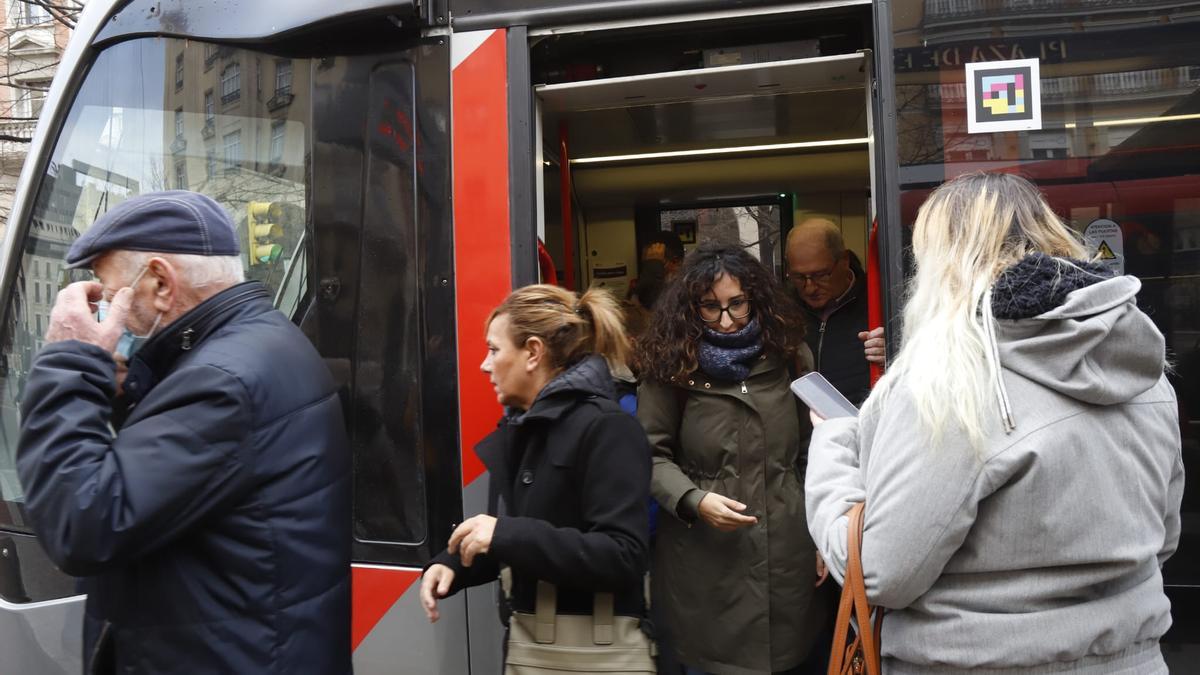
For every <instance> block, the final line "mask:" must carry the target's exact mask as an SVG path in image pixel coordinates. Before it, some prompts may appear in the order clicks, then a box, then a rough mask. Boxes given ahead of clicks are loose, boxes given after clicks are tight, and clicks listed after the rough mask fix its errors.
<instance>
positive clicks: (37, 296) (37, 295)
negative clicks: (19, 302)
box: [33, 281, 42, 305]
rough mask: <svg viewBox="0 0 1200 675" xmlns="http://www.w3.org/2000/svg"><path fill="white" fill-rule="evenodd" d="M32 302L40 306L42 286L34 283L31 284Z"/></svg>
mask: <svg viewBox="0 0 1200 675" xmlns="http://www.w3.org/2000/svg"><path fill="white" fill-rule="evenodd" d="M33 301H34V302H35V303H37V304H39V305H40V304H42V285H41V284H39V283H38V282H36V281H35V282H33Z"/></svg>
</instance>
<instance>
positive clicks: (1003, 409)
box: [979, 287, 1017, 434]
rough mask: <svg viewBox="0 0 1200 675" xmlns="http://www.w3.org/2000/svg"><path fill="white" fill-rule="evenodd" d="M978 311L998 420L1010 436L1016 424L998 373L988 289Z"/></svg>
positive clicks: (1006, 391) (993, 322)
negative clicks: (1002, 423) (981, 318)
mask: <svg viewBox="0 0 1200 675" xmlns="http://www.w3.org/2000/svg"><path fill="white" fill-rule="evenodd" d="M979 311H980V313H981V314H982V315H983V335H984V342H986V344H985V345H984V351H985V352H986V354H985V358H987V360H988V366H989V370H990V371H991V377H992V387H993V388H994V389H995V390H996V400H997V402H998V403H999V404H1000V419H1001V420H1003V421H1004V433H1006V434H1011V433H1012V432H1013V431H1014V430H1015V429H1016V428H1017V422H1016V420H1015V419H1013V412H1012V403H1011V402H1010V401H1009V399H1008V389H1006V388H1005V387H1004V377H1003V376H1002V375H1001V373H1000V343H999V342H998V341H997V340H996V317H995V316H993V315H992V289H991V288H990V287H989V288H988V289H987V291H985V292H984V294H983V306H982V307H980V308H979Z"/></svg>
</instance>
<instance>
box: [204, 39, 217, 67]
mask: <svg viewBox="0 0 1200 675" xmlns="http://www.w3.org/2000/svg"><path fill="white" fill-rule="evenodd" d="M216 60H217V46H216V45H214V44H213V43H211V42H209V43H206V44H205V45H204V65H206V66H210V65H212V62H213V61H216Z"/></svg>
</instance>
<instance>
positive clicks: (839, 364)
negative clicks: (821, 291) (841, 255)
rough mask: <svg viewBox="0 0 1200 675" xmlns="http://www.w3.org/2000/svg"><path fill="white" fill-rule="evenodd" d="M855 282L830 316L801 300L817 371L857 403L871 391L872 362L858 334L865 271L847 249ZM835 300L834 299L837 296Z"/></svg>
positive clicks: (863, 319) (863, 322) (863, 321)
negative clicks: (824, 318)
mask: <svg viewBox="0 0 1200 675" xmlns="http://www.w3.org/2000/svg"><path fill="white" fill-rule="evenodd" d="M848 255H849V256H850V269H851V270H853V271H854V284H853V285H851V286H850V290H849V292H847V293H846V295H845V297H843V298H842V299H841V302H840V303H839V304H837V306H836V308H835V309H834V310H833V313H832V314H830V316H829V319H828V320H826V321H821V312H816V311H813V310H812V309H811V308H809V307H808V305H805V304H804V302H803V301H801V302H800V307H801V308H802V309H803V310H804V319H805V323H806V325H807V330H806V331H805V333H804V341H805V342H807V343H808V346H809V348H810V349H812V353H813V361H814V363H815V368H816V371H817V372H818V373H821V374H822V375H824V376H825V379H827V380H829V382H830V383H831V384H832V385H833V386H834V387H835V388H837V390H838V391H840V392H842V396H845V397H846V398H848V399H850V402H851V403H854V404H855V405H860V404H861V403H862V402H863V401H865V400H866V398H867V396H868V395H869V394H870V393H871V364H870V363H869V362H868V361H867V357H866V355H865V353H864V352H863V343H862V340H859V339H858V334H859V333H860V332H862V331H865V330H867V323H868V318H867V275H866V274H865V273H864V272H863V269H862V264H861V263H859V261H858V257H857V256H855V255H854V253H849V252H848ZM834 302H837V301H836V300H835V301H834Z"/></svg>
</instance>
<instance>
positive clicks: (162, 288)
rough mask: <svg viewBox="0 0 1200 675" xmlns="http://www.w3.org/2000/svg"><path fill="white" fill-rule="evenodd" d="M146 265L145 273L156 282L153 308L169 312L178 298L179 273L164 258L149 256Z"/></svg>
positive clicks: (164, 312) (165, 312)
mask: <svg viewBox="0 0 1200 675" xmlns="http://www.w3.org/2000/svg"><path fill="white" fill-rule="evenodd" d="M147 267H148V269H147V274H149V275H150V276H151V277H152V278H153V279H154V281H155V282H156V284H157V285H156V286H155V288H154V310H155V311H156V312H162V313H163V314H169V313H170V311H171V309H172V308H173V307H174V306H175V304H176V302H178V300H179V291H180V289H179V273H178V271H177V270H176V269H175V266H174V265H172V264H171V263H170V262H169V261H168V260H167V259H166V258H159V257H154V258H151V259H150V261H149V262H148V263H147Z"/></svg>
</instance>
